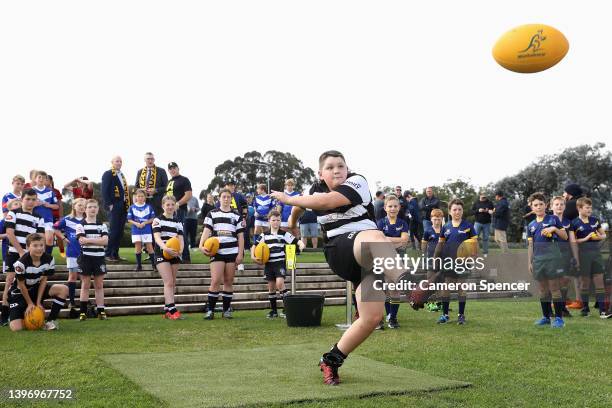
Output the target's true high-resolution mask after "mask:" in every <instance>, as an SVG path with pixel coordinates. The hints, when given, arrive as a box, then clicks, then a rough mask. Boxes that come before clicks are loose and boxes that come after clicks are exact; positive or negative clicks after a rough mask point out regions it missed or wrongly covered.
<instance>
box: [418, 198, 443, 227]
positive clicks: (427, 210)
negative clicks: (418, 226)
mask: <svg viewBox="0 0 612 408" xmlns="http://www.w3.org/2000/svg"><path fill="white" fill-rule="evenodd" d="M419 207H421V212H422V214H423V231H427V229H429V228H431V210H433V209H434V208H440V200H439V199H438V197H436V196H434V194H433V188H432V187H427V189H425V197H423V198H422V199H421V202H420V203H419Z"/></svg>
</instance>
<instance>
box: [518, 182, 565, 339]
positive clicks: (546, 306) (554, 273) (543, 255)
mask: <svg viewBox="0 0 612 408" xmlns="http://www.w3.org/2000/svg"><path fill="white" fill-rule="evenodd" d="M529 202H530V203H531V210H532V211H533V213H534V214H535V216H536V219H535V220H533V221H531V222H530V223H529V225H528V226H527V242H528V245H529V246H528V249H527V258H528V260H529V261H528V262H529V263H528V267H529V272H531V274H532V275H533V277H534V279H535V280H537V281H538V285H539V289H540V306H541V308H542V318H541V319H540V320H537V321H536V322H535V324H536V326H550V325H551V316H552V308H551V305H550V302H551V299H550V295H551V294H552V302H553V304H554V308H555V319H554V321H553V322H552V327H554V328H559V329H560V328H562V327H563V326H565V322H564V321H563V317H562V316H563V309H564V306H565V302H564V301H563V297H562V296H561V287H560V281H559V280H560V278H561V277H562V276H563V272H564V270H563V265H562V258H561V251H560V250H559V246H558V244H557V241H558V240H559V239H561V240H564V241H565V240H567V238H568V235H567V231H566V230H565V228H563V224H562V223H561V220H560V219H559V218H558V217H556V216H555V215H552V214H546V199H545V197H544V194H542V193H533V194H532V195H531V196H530V197H529Z"/></svg>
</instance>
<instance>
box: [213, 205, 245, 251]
mask: <svg viewBox="0 0 612 408" xmlns="http://www.w3.org/2000/svg"><path fill="white" fill-rule="evenodd" d="M242 224H243V222H242V215H240V214H238V212H237V211H236V210H230V211H223V210H221V209H220V208H215V209H213V210H210V212H209V213H208V215H206V218H204V228H208V229H209V230H210V231H211V236H213V237H217V238H219V250H218V251H217V254H219V255H232V254H237V253H238V234H241V233H244V226H243V225H242ZM243 239H244V238H243Z"/></svg>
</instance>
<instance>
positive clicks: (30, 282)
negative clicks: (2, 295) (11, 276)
mask: <svg viewBox="0 0 612 408" xmlns="http://www.w3.org/2000/svg"><path fill="white" fill-rule="evenodd" d="M14 267H15V277H16V278H17V279H16V280H15V281H13V285H12V287H11V291H12V292H13V294H14V293H15V290H16V289H18V285H17V281H18V280H19V281H25V285H26V287H27V288H28V289H30V288H32V287H34V286H36V285H38V283H39V282H40V280H41V279H42V278H43V276H51V275H53V274H54V273H55V260H53V257H52V256H51V255H49V254H46V253H44V254H43V255H42V256H41V257H40V265H38V266H34V261H33V260H32V256H30V253H29V252H26V253H25V254H24V255H23V256H22V257H21V258H19V260H18V261H17V262H15V264H14ZM34 300H35V299H34Z"/></svg>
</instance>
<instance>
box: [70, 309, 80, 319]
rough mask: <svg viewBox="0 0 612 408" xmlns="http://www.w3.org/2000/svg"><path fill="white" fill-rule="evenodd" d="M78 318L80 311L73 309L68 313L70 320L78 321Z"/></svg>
mask: <svg viewBox="0 0 612 408" xmlns="http://www.w3.org/2000/svg"><path fill="white" fill-rule="evenodd" d="M78 317H79V311H78V310H76V308H74V307H71V308H70V310H69V311H68V318H70V319H77V318H78Z"/></svg>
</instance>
